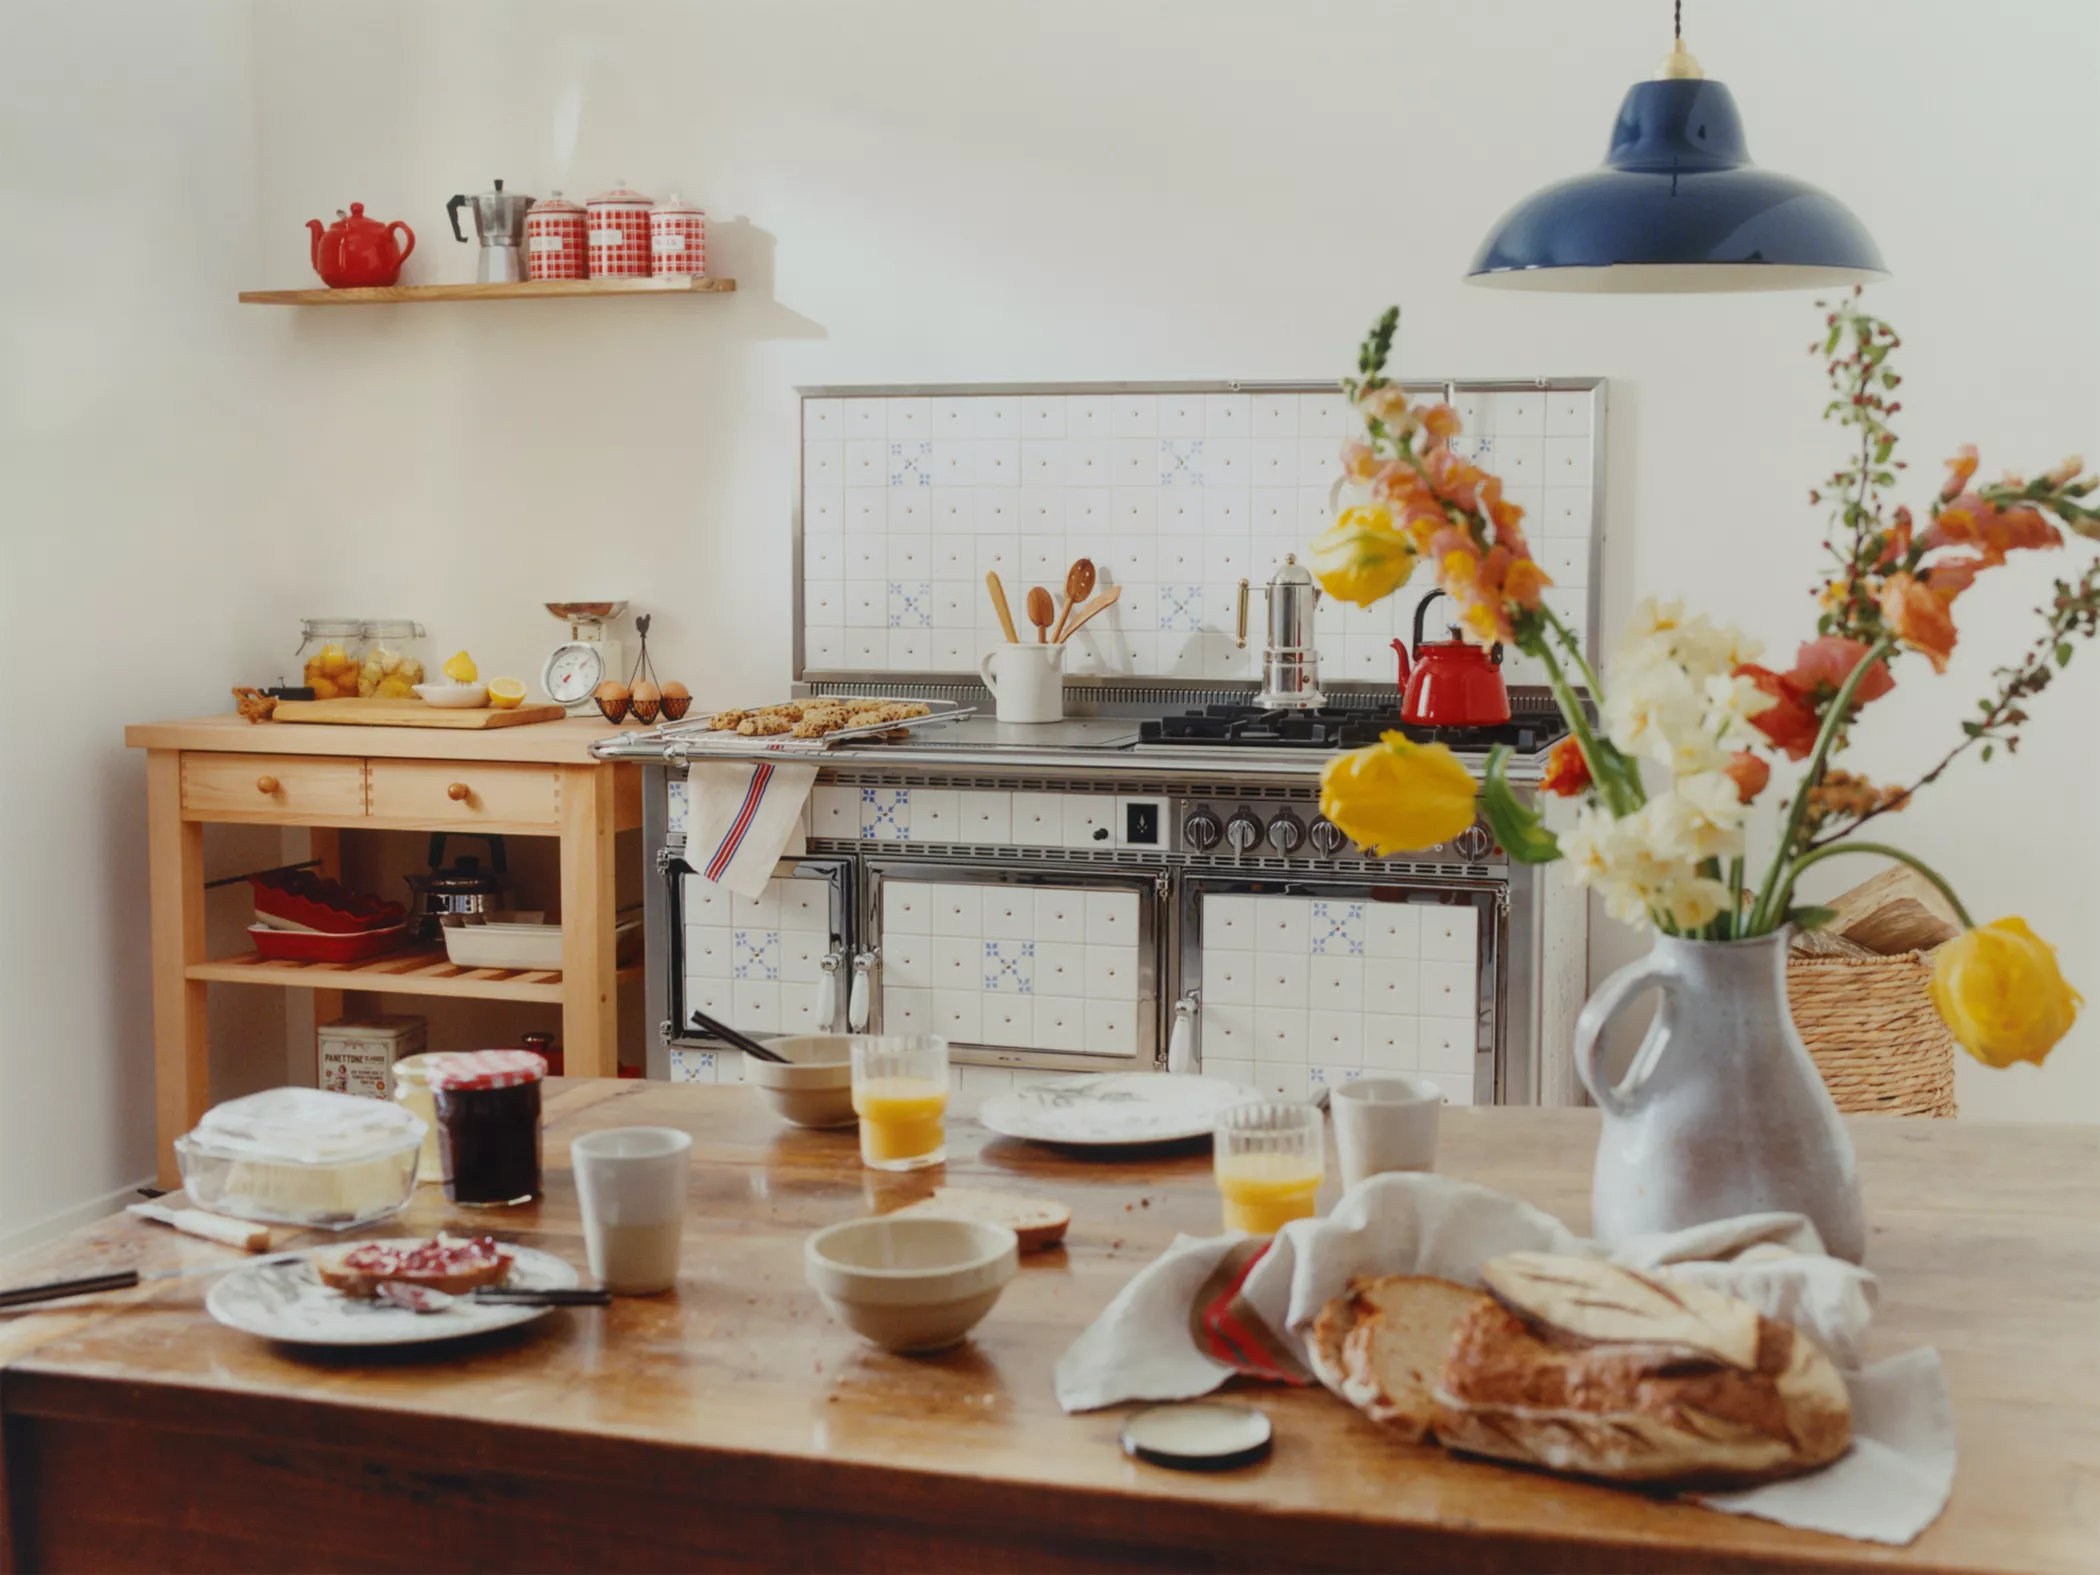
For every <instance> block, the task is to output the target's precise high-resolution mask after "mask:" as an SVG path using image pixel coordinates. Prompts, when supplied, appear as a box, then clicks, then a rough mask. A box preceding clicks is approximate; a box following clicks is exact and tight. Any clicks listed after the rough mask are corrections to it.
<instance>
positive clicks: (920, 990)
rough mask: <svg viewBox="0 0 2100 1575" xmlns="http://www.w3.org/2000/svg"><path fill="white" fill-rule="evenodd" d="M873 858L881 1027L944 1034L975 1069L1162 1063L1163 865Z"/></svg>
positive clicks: (870, 929) (870, 924)
mask: <svg viewBox="0 0 2100 1575" xmlns="http://www.w3.org/2000/svg"><path fill="white" fill-rule="evenodd" d="M865 868H866V871H867V891H866V893H865V896H864V898H863V904H864V906H863V914H864V918H865V922H866V925H867V929H866V933H867V935H868V936H869V943H870V949H871V950H873V951H874V953H875V981H876V983H875V988H874V990H873V992H872V994H873V998H874V1005H875V1023H876V1025H877V1026H878V1027H879V1028H880V1029H881V1030H882V1031H883V1032H885V1033H893V1034H898V1033H935V1034H940V1035H941V1036H943V1037H944V1038H946V1039H947V1040H948V1042H949V1046H950V1054H951V1056H952V1058H953V1059H954V1061H955V1062H957V1063H959V1064H961V1065H964V1066H969V1067H985V1068H1024V1069H1035V1068H1048V1069H1063V1070H1067V1071H1074V1072H1106V1071H1150V1070H1152V1069H1154V1068H1156V1067H1157V1066H1158V1064H1159V1057H1160V1022H1159V980H1160V977H1161V974H1160V961H1161V953H1160V947H1161V944H1162V942H1163V939H1164V937H1165V934H1166V924H1165V922H1164V920H1165V918H1166V915H1167V911H1168V910H1167V891H1168V882H1167V878H1166V876H1164V875H1161V874H1156V873H1146V874H1142V875H1126V874H1111V873H1108V872H1103V873H1100V874H1094V873H1092V872H1084V873H1083V872H1081V871H1079V870H1075V869H1069V868H1062V869H1054V870H1053V869H1042V870H1032V869H1015V868H1013V867H1012V866H1010V865H997V866H994V865H973V864H966V863H958V862H951V861H948V860H942V861H941V862H939V863H934V862H930V861H928V862H916V861H913V860H909V859H890V858H869V859H867V860H866V864H865ZM963 1081H964V1082H965V1083H966V1084H969V1083H971V1082H972V1080H971V1079H969V1078H968V1077H967V1076H966V1077H965V1078H964V1079H963ZM974 1082H975V1084H979V1085H983V1086H984V1087H985V1088H992V1087H996V1086H1003V1085H1004V1084H1005V1083H1010V1082H1011V1079H1003V1080H1002V1079H999V1078H997V1077H996V1076H994V1077H990V1078H983V1077H981V1078H977V1079H975V1080H974Z"/></svg>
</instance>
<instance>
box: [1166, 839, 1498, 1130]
mask: <svg viewBox="0 0 2100 1575" xmlns="http://www.w3.org/2000/svg"><path fill="white" fill-rule="evenodd" d="M1508 890H1509V887H1508V884H1507V883H1506V882H1504V881H1502V880H1489V881H1480V880H1463V879H1451V878H1443V877H1438V876H1409V877H1408V878H1407V879H1405V880H1404V881H1391V880H1378V881H1363V880H1330V879H1327V878H1326V877H1325V876H1324V875H1310V876H1307V877H1303V878H1301V877H1299V876H1297V875H1295V874H1294V875H1291V876H1288V877H1285V878H1283V879H1275V878H1270V879H1266V880H1259V879H1249V878H1247V877H1245V876H1242V875H1238V874H1235V873H1232V872H1229V871H1217V870H1193V869H1192V870H1189V871H1187V872H1186V873H1185V874H1184V875H1183V877H1182V880H1181V897H1180V901H1179V902H1178V903H1176V905H1175V914H1174V923H1175V935H1174V942H1173V944H1174V947H1175V950H1176V955H1177V956H1178V957H1179V958H1180V964H1181V966H1180V971H1179V974H1178V976H1177V982H1178V984H1179V987H1180V994H1179V995H1177V996H1176V997H1175V999H1174V1000H1173V1001H1170V1002H1168V1003H1167V1008H1168V1011H1169V1012H1170V1013H1171V1012H1173V1011H1175V1010H1178V1009H1179V1007H1180V1006H1181V1004H1182V1003H1183V1002H1184V1001H1190V1000H1191V998H1193V1004H1194V1007H1195V1011H1196V1044H1197V1048H1198V1055H1199V1057H1200V1055H1201V1047H1202V1043H1203V1016H1202V989H1203V899H1204V898H1205V897H1206V896H1213V897H1317V898H1321V899H1323V900H1334V899H1339V900H1341V901H1343V902H1365V903H1370V902H1392V901H1395V900H1398V901H1401V902H1409V903H1413V902H1415V901H1416V900H1417V899H1418V898H1419V899H1424V900H1423V901H1422V902H1421V904H1420V905H1421V906H1445V907H1451V906H1470V907H1472V908H1473V910H1474V912H1475V914H1476V916H1477V918H1478V921H1479V926H1480V928H1479V930H1478V932H1477V933H1478V936H1479V943H1480V946H1479V956H1478V961H1477V966H1476V969H1475V974H1474V977H1475V981H1476V986H1477V990H1478V995H1477V999H1476V1002H1475V1012H1474V1039H1473V1101H1474V1103H1475V1104H1481V1105H1486V1104H1495V1103H1500V1102H1507V1103H1511V1104H1531V1103H1534V1102H1535V1095H1534V1094H1533V1093H1531V1092H1528V1091H1527V1088H1528V1084H1529V1069H1530V1064H1531V1056H1530V1035H1529V1033H1528V1031H1527V1029H1526V1027H1525V1025H1523V1024H1521V1023H1519V1022H1516V1021H1514V1020H1513V1018H1514V1017H1520V1016H1522V1015H1523V1014H1512V1013H1510V1012H1509V1011H1507V1009H1506V997H1507V991H1506V990H1505V987H1504V980H1503V961H1502V959H1503V957H1504V956H1505V955H1506V954H1507V953H1508V950H1509V918H1510V913H1509V898H1508V896H1507V892H1508ZM1396 892H1398V893H1399V894H1400V895H1399V896H1398V897H1397V898H1396V897H1395V895H1394V894H1395V893H1396ZM1498 1026H1499V1027H1501V1028H1502V1029H1503V1034H1502V1040H1503V1064H1502V1065H1501V1066H1499V1067H1498V1066H1497V1065H1496V1063H1495V1039H1496V1030H1497V1028H1498ZM1520 1039H1521V1040H1522V1041H1523V1045H1522V1049H1521V1051H1520V1050H1519V1047H1518V1041H1519V1040H1520ZM1505 1089H1507V1090H1508V1092H1507V1093H1505V1092H1504V1090H1505Z"/></svg>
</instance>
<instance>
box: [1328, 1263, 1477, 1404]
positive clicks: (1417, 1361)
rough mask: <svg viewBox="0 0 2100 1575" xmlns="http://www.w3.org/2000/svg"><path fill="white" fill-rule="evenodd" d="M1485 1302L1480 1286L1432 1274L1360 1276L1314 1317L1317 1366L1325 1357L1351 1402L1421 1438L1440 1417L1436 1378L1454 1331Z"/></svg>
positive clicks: (1342, 1390)
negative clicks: (1374, 1277)
mask: <svg viewBox="0 0 2100 1575" xmlns="http://www.w3.org/2000/svg"><path fill="white" fill-rule="evenodd" d="M1337 1304H1346V1305H1345V1306H1338V1305H1337ZM1481 1304H1487V1305H1490V1306H1491V1305H1493V1304H1492V1303H1491V1302H1489V1300H1488V1298H1487V1297H1485V1296H1483V1295H1481V1293H1480V1292H1478V1291H1473V1290H1468V1289H1467V1288H1466V1287H1465V1286H1463V1285H1457V1284H1454V1283H1452V1282H1451V1281H1450V1280H1440V1279H1436V1278H1434V1277H1433V1276H1430V1275H1426V1274H1387V1275H1381V1276H1380V1277H1378V1278H1377V1279H1371V1280H1355V1281H1352V1282H1351V1283H1350V1286H1349V1290H1348V1293H1347V1294H1346V1295H1345V1296H1340V1297H1336V1298H1335V1300H1334V1301H1333V1302H1330V1303H1328V1305H1327V1306H1326V1307H1325V1308H1323V1309H1322V1310H1321V1315H1320V1318H1319V1320H1317V1321H1316V1322H1315V1323H1314V1325H1313V1347H1314V1353H1315V1355H1314V1365H1315V1368H1316V1369H1317V1368H1318V1367H1319V1365H1320V1364H1321V1363H1323V1362H1325V1363H1328V1364H1330V1365H1331V1366H1332V1367H1333V1368H1335V1369H1338V1372H1339V1379H1340V1382H1339V1384H1338V1386H1337V1387H1339V1388H1340V1390H1341V1392H1342V1395H1343V1397H1344V1398H1345V1399H1347V1400H1348V1401H1349V1403H1350V1404H1352V1405H1354V1406H1355V1407H1356V1408H1357V1409H1358V1410H1360V1411H1362V1412H1363V1413H1364V1415H1366V1416H1368V1417H1369V1418H1370V1419H1371V1420H1372V1421H1374V1422H1377V1423H1380V1424H1382V1425H1383V1426H1386V1427H1389V1428H1391V1429H1392V1430H1393V1431H1394V1432H1396V1433H1398V1434H1400V1436H1401V1437H1403V1438H1405V1439H1406V1440H1407V1441H1408V1442H1410V1443H1420V1442H1421V1441H1422V1440H1423V1439H1424V1438H1426V1437H1427V1436H1428V1434H1429V1430H1430V1426H1431V1424H1432V1423H1433V1422H1434V1421H1435V1418H1436V1404H1435V1399H1434V1395H1435V1389H1436V1380H1437V1375H1438V1372H1439V1370H1440V1369H1441V1368H1442V1366H1443V1361H1444V1353H1445V1351H1446V1350H1447V1349H1448V1348H1449V1347H1450V1344H1451V1338H1452V1334H1453V1332H1454V1331H1455V1330H1456V1329H1457V1327H1458V1325H1459V1322H1460V1321H1461V1320H1462V1319H1463V1318H1465V1316H1466V1315H1467V1314H1468V1313H1470V1312H1471V1311H1472V1310H1473V1309H1474V1308H1475V1307H1476V1306H1479V1305H1481ZM1330 1313H1333V1314H1334V1316H1333V1317H1332V1318H1330V1317H1329V1316H1328V1315H1329V1314H1330Z"/></svg>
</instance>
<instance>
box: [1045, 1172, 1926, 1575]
mask: <svg viewBox="0 0 2100 1575" xmlns="http://www.w3.org/2000/svg"><path fill="white" fill-rule="evenodd" d="M1506 1252H1559V1253H1579V1254H1583V1255H1585V1256H1605V1255H1606V1254H1605V1250H1604V1248H1603V1247H1602V1246H1600V1245H1599V1244H1598V1243H1596V1242H1593V1241H1590V1240H1587V1239H1586V1238H1584V1237H1581V1236H1578V1235H1576V1234H1575V1233H1574V1232H1573V1231H1571V1230H1569V1229H1568V1228H1567V1227H1566V1226H1565V1225H1563V1224H1561V1222H1560V1221H1559V1220H1557V1219H1555V1218H1553V1216H1552V1215H1550V1214H1546V1213H1544V1212H1542V1211H1540V1210H1538V1209H1535V1208H1533V1207H1531V1206H1530V1205H1529V1204H1526V1203H1520V1202H1518V1201H1517V1200H1516V1199H1514V1198H1510V1197H1505V1196H1503V1195H1502V1194H1501V1193H1499V1192H1494V1191H1491V1190H1490V1189H1488V1188H1486V1187H1481V1186H1475V1185H1474V1184H1472V1183H1471V1182H1464V1181H1458V1180H1455V1179H1453V1178H1452V1177H1450V1176H1438V1175H1432V1174H1424V1173H1402V1174H1394V1175H1384V1176H1373V1177H1372V1178H1370V1179H1369V1180H1368V1181H1366V1182H1364V1183H1363V1184H1362V1185H1360V1186H1358V1187H1356V1188H1355V1189H1353V1190H1352V1191H1350V1192H1349V1193H1347V1194H1345V1195H1344V1196H1343V1198H1342V1200H1341V1201H1340V1202H1339V1203H1337V1204H1336V1205H1335V1207H1334V1211H1333V1213H1332V1214H1330V1215H1329V1216H1328V1217H1327V1218H1326V1219H1310V1220H1295V1221H1293V1222H1292V1223H1291V1224H1289V1225H1286V1226H1284V1228H1283V1229H1282V1230H1281V1231H1279V1232H1278V1233H1277V1234H1276V1236H1275V1237H1274V1238H1273V1239H1270V1238H1265V1237H1260V1236H1242V1235H1230V1236H1210V1237H1200V1238H1199V1237H1194V1236H1182V1237H1179V1238H1177V1239H1176V1240H1175V1242H1174V1244H1173V1245H1172V1246H1171V1247H1169V1248H1168V1249H1167V1250H1166V1252H1165V1253H1164V1254H1162V1255H1161V1256H1160V1257H1159V1258H1158V1259H1157V1260H1156V1261H1154V1262H1153V1263H1151V1264H1150V1265H1148V1266H1147V1267H1146V1268H1144V1269H1142V1270H1140V1271H1139V1273H1138V1275H1137V1277H1136V1278H1135V1279H1133V1280H1132V1281H1131V1282H1130V1283H1129V1284H1128V1285H1126V1286H1124V1287H1123V1289H1122V1291H1121V1293H1120V1294H1119V1295H1117V1297H1116V1299H1115V1300H1114V1301H1112V1302H1110V1303H1109V1305H1108V1307H1107V1308H1106V1310H1104V1311H1103V1312H1102V1314H1101V1316H1100V1317H1098V1318H1097V1319H1095V1320H1094V1322H1093V1324H1092V1325H1091V1326H1090V1327H1089V1328H1088V1329H1087V1330H1086V1332H1085V1333H1084V1334H1082V1335H1080V1337H1079V1338H1078V1339H1077V1340H1075V1341H1074V1342H1073V1343H1072V1345H1071V1348H1070V1349H1069V1350H1067V1351H1066V1352H1065V1354H1064V1355H1063V1356H1062V1357H1060V1358H1059V1359H1058V1363H1057V1370H1056V1375H1055V1382H1056V1386H1057V1399H1058V1403H1059V1404H1060V1405H1062V1406H1063V1407H1064V1408H1065V1409H1066V1410H1067V1411H1091V1410H1094V1409H1095V1408H1097V1407H1100V1406H1107V1405H1117V1404H1120V1403H1121V1402H1123V1401H1127V1400H1189V1399H1194V1398H1195V1397H1196V1396H1198V1395H1205V1394H1209V1393H1210V1392H1211V1391H1212V1390H1214V1389H1216V1388H1218V1387H1219V1386H1220V1385H1222V1384H1223V1383H1225V1382H1226V1381H1227V1380H1228V1379H1231V1378H1234V1377H1243V1378H1252V1379H1259V1380H1266V1381H1268V1382H1271V1383H1284V1384H1294V1385H1312V1384H1318V1383H1324V1382H1327V1379H1326V1378H1324V1377H1323V1376H1321V1375H1319V1374H1317V1373H1316V1372H1315V1370H1314V1365H1313V1359H1312V1353H1311V1348H1310V1344H1309V1337H1310V1335H1311V1332H1312V1326H1313V1320H1314V1319H1316V1318H1317V1317H1318V1316H1319V1315H1320V1309H1321V1308H1323V1307H1325V1306H1326V1305H1327V1303H1328V1302H1329V1301H1330V1300H1332V1299H1333V1298H1334V1297H1336V1296H1339V1295H1341V1294H1342V1292H1343V1291H1345V1290H1346V1289H1347V1288H1348V1285H1349V1282H1350V1280H1352V1279H1355V1278H1357V1277H1359V1276H1365V1275H1376V1274H1434V1275H1438V1276H1441V1277H1442V1278H1444V1279H1448V1280H1456V1281H1458V1282H1460V1283H1461V1284H1465V1285H1476V1286H1477V1285H1478V1284H1479V1283H1480V1267H1481V1265H1482V1264H1484V1263H1486V1262H1487V1261H1488V1260H1489V1259H1490V1258H1496V1257H1500V1256H1501V1255H1502V1254H1503V1253H1506ZM1608 1256H1609V1257H1610V1258H1611V1260H1612V1261H1613V1262H1615V1263H1623V1264H1626V1265H1628V1266H1629V1267H1632V1268H1638V1269H1659V1270H1665V1271H1666V1272H1667V1273H1669V1274H1673V1275H1678V1276H1681V1277H1683V1278H1686V1279H1693V1280H1697V1281H1699V1282H1701V1283H1703V1284H1706V1285H1711V1286H1712V1287H1713V1288H1714V1289H1716V1290H1719V1291H1724V1292H1726V1293H1727V1294H1729V1295H1731V1296H1737V1297H1740V1298H1741V1299H1742V1300H1744V1301H1746V1302H1749V1303H1750V1304H1751V1305H1752V1306H1754V1307H1756V1308H1757V1309H1758V1311H1760V1312H1762V1313H1764V1314H1765V1315H1766V1316H1767V1317H1771V1318H1778V1319H1783V1320H1784V1321H1786V1322H1788V1323H1791V1324H1793V1325H1795V1326H1796V1327H1797V1328H1799V1329H1801V1330H1802V1331H1803V1332H1804V1333H1806V1334H1807V1335H1808V1336H1809V1337H1810V1338H1811V1339H1813V1340H1814V1341H1815V1342H1816V1343H1817V1344H1818V1345H1820V1346H1822V1348H1823V1349H1824V1350H1825V1351H1826V1352H1828V1353H1829V1355H1830V1359H1831V1361H1832V1362H1834V1363H1836V1364H1837V1367H1838V1370H1839V1372H1840V1373H1841V1374H1842V1375H1843V1377H1844V1380H1845V1386H1846V1388H1847V1389H1849V1390H1850V1391H1851V1395H1852V1423H1853V1444H1852V1449H1851V1451H1850V1453H1848V1454H1846V1455H1845V1456H1843V1457H1842V1458H1841V1459H1839V1460H1837V1461H1836V1462H1834V1463H1833V1464H1831V1465H1829V1466H1827V1467H1825V1468H1824V1469H1823V1470H1821V1471H1817V1472H1813V1473H1811V1474H1810V1475H1808V1476H1804V1477H1796V1478H1792V1479H1789V1480H1787V1481H1783V1482H1773V1483H1768V1484H1766V1485H1764V1486H1762V1487H1755V1488H1748V1489H1745V1490H1743V1491H1740V1492H1730V1493H1704V1494H1700V1495H1699V1500H1700V1502H1702V1503H1704V1504H1707V1505H1709V1506H1711V1507H1712V1508H1715V1509H1723V1510H1727V1511H1730V1512H1731V1513H1734V1514H1742V1515H1756V1516H1760V1517H1762V1518H1764V1519H1766V1520H1776V1521H1780V1522H1783V1523H1784V1524H1786V1525H1790V1526H1800V1527H1804V1528H1807V1529H1811V1530H1816V1531H1829V1532H1835V1533H1836V1534H1838V1535H1839V1536H1847V1537H1861V1538H1867V1539H1869V1540H1872V1541H1876V1542H1892V1543H1898V1544H1901V1543H1907V1542H1910V1541H1912V1540H1913V1539H1915V1538H1916V1537H1917V1535H1918V1533H1919V1532H1921V1531H1923V1530H1924V1529H1925V1528H1926V1527H1927V1526H1929V1525H1930V1524H1932V1522H1933V1520H1934V1519H1935V1518H1936V1517H1937V1516H1938V1515H1939V1512H1940V1511H1941V1510H1942V1509H1943V1508H1945V1506H1946V1503H1947V1497H1948V1494H1949V1493H1950V1492H1952V1490H1953V1486H1954V1406H1953V1402H1952V1400H1951V1399H1950V1398H1949V1396H1948V1393H1947V1380H1946V1374H1945V1372H1944V1370H1943V1369H1942V1368H1941V1366H1940V1358H1939V1353H1938V1352H1937V1351H1935V1350H1933V1349H1932V1348H1931V1347H1929V1346H1926V1347H1920V1348H1918V1349H1915V1350H1911V1351H1906V1352H1904V1353H1903V1354H1902V1355H1900V1356H1894V1357H1890V1358H1888V1359H1887V1360H1885V1361H1881V1362H1877V1363H1875V1364H1874V1365H1872V1366H1868V1367H1863V1366H1862V1365H1861V1360H1860V1347H1861V1343H1862V1340H1863V1338H1864V1336H1865V1334H1866V1328H1867V1323H1868V1321H1869V1319H1870V1318H1871V1317H1872V1314H1873V1306H1874V1296H1875V1289H1876V1282H1875V1279H1874V1276H1873V1275H1872V1274H1870V1273H1868V1272H1867V1271H1866V1270H1865V1269H1862V1268H1859V1267H1858V1266H1856V1265H1854V1264H1850V1263H1845V1262H1842V1261H1840V1260H1839V1259H1836V1258H1832V1257H1829V1256H1827V1255H1826V1254H1825V1253H1824V1251H1823V1243H1822V1239H1821V1238H1820V1237H1818V1236H1817V1234H1816V1229H1815V1227H1814V1226H1813V1225H1811V1224H1810V1223H1809V1222H1808V1220H1807V1219H1806V1218H1804V1217H1803V1216H1801V1215H1799V1214H1750V1215H1744V1216H1742V1217H1741V1218H1739V1219H1732V1220H1717V1221H1715V1222H1714V1223H1712V1224H1710V1225H1701V1226H1698V1227H1695V1228H1693V1229H1691V1230H1683V1231H1674V1232H1671V1233H1668V1234H1662V1235H1654V1236H1643V1237H1638V1238H1636V1239H1634V1240H1632V1241H1629V1242H1626V1243H1625V1244H1623V1245H1622V1246H1620V1247H1619V1248H1618V1249H1617V1250H1616V1251H1614V1252H1611V1253H1610V1254H1609V1255H1608ZM1330 1387H1333V1386H1332V1385H1331V1384H1330ZM1395 1447H1396V1449H1397V1448H1398V1447H1399V1446H1397V1445H1396V1446H1395Z"/></svg>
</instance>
